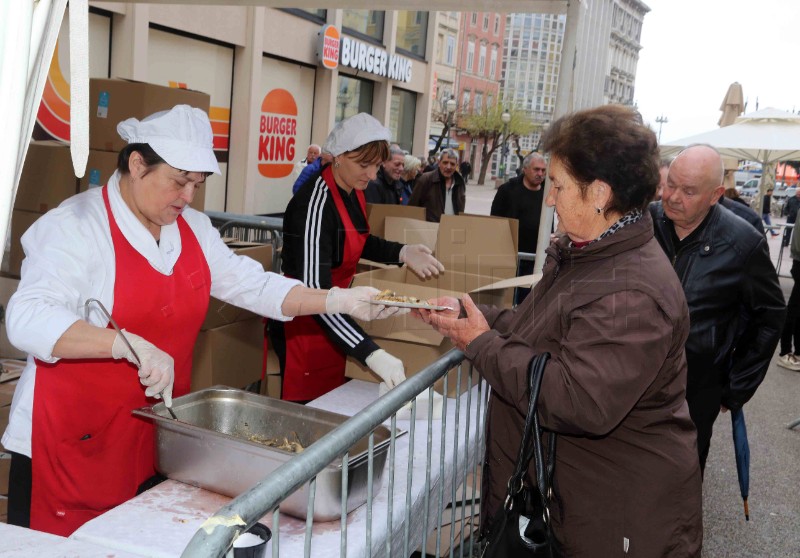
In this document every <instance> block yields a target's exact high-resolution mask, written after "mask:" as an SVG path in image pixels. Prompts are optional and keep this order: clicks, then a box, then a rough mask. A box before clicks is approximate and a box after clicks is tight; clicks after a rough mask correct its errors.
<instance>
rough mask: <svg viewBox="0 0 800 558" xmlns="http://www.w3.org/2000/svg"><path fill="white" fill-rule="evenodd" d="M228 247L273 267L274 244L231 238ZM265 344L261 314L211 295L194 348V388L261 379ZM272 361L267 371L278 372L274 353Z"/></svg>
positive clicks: (236, 386)
mask: <svg viewBox="0 0 800 558" xmlns="http://www.w3.org/2000/svg"><path fill="white" fill-rule="evenodd" d="M228 246H229V247H230V248H231V249H232V250H233V251H234V252H236V253H237V254H241V255H244V256H248V257H250V258H253V259H254V260H256V261H257V262H259V263H260V264H261V265H262V266H264V269H265V270H266V271H270V270H271V269H272V246H271V245H269V244H255V243H249V242H239V241H231V242H228ZM264 343H265V337H264V319H263V318H262V317H261V316H258V315H256V314H253V313H252V312H249V311H247V310H244V309H242V308H239V307H238V306H233V305H232V304H226V303H224V302H222V301H221V300H217V299H215V298H212V299H211V301H210V302H209V305H208V313H207V314H206V319H205V322H203V325H202V327H201V330H200V334H199V335H198V337H197V343H196V344H195V348H194V368H193V370H192V391H197V390H200V389H204V388H207V387H211V386H214V385H225V386H230V387H234V388H244V387H245V386H248V385H250V384H252V383H253V382H257V381H259V380H260V379H261V374H262V370H263V367H264ZM270 361H271V362H270V364H271V367H268V370H270V372H271V373H272V374H277V373H278V370H277V369H276V366H277V365H276V364H275V359H274V355H273V358H272V359H270ZM266 383H268V382H265V384H266ZM278 393H280V389H279V391H278Z"/></svg>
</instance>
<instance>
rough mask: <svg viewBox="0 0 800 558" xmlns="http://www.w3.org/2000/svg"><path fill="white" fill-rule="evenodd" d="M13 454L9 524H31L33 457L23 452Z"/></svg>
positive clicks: (9, 484)
mask: <svg viewBox="0 0 800 558" xmlns="http://www.w3.org/2000/svg"><path fill="white" fill-rule="evenodd" d="M9 453H10V454H11V470H10V471H9V474H8V524H9V525H17V526H19V527H30V526H31V477H32V474H31V473H32V470H33V469H32V467H31V458H30V457H28V456H27V455H22V454H21V453H14V452H13V451H12V452H9Z"/></svg>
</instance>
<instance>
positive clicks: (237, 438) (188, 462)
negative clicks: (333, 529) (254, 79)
mask: <svg viewBox="0 0 800 558" xmlns="http://www.w3.org/2000/svg"><path fill="white" fill-rule="evenodd" d="M156 409H157V410H156ZM172 409H173V411H175V414H176V415H177V417H178V420H173V419H171V418H170V417H169V415H168V413H167V410H166V408H165V407H164V404H163V403H158V404H156V405H154V406H152V407H142V408H141V409H137V410H134V411H133V414H134V415H138V416H141V417H144V418H147V419H151V420H153V421H154V422H155V425H156V453H157V463H156V468H157V469H158V471H159V472H160V473H161V474H163V475H165V476H167V477H168V478H170V479H174V480H177V481H180V482H183V483H186V484H191V485H193V486H199V487H201V488H205V489H207V490H211V491H213V492H217V493H219V494H225V495H226V496H232V497H234V496H238V495H239V494H241V493H242V492H245V491H246V490H247V489H249V488H251V487H252V486H253V485H255V484H256V483H257V482H259V481H261V480H262V479H264V478H265V477H266V476H267V475H269V473H270V472H272V471H274V470H275V469H277V468H278V467H279V466H281V465H282V464H283V463H285V462H286V461H287V460H289V459H291V458H292V457H293V456H294V455H296V454H294V453H291V452H288V451H284V450H281V449H278V448H274V447H269V446H266V445H264V444H261V443H258V442H256V441H252V440H251V439H250V438H251V437H252V436H257V437H263V438H283V437H284V436H285V437H287V438H289V439H292V438H293V433H295V432H296V433H297V436H298V437H299V438H300V440H301V442H302V444H303V445H304V446H306V447H307V446H309V445H310V444H312V443H313V442H315V441H317V440H319V439H320V438H321V437H322V436H324V435H325V434H327V433H328V432H330V431H331V430H333V429H334V428H336V427H337V426H339V425H340V424H342V423H343V422H344V421H346V420H347V419H348V418H349V417H347V416H345V415H340V414H337V413H331V412H329V411H323V410H320V409H314V408H312V407H307V406H305V405H299V404H297V403H291V402H289V401H281V400H279V399H273V398H271V397H265V396H262V395H256V394H254V393H249V392H246V391H242V390H238V389H233V388H228V387H225V386H214V387H211V388H208V389H204V390H201V391H197V392H195V393H190V394H188V395H184V396H182V397H178V398H176V399H175V400H174V401H173V407H172ZM389 437H390V433H389V429H387V428H385V427H383V426H379V427H378V428H376V429H375V439H374V449H373V467H374V468H373V480H372V486H373V491H375V492H377V491H378V489H379V488H380V485H381V479H382V477H383V468H384V464H385V462H386V453H387V450H388V447H389ZM368 443H369V440H368V438H367V437H364V438H362V439H361V440H359V441H358V443H357V444H356V445H355V446H353V447H352V448H350V458H349V461H348V463H349V471H348V476H347V512H348V513H349V512H350V511H352V510H354V509H355V508H357V507H359V506H361V505H362V504H364V503H365V502H366V501H367V460H368ZM341 501H342V465H341V462H338V463H332V464H330V465H328V466H327V467H326V468H325V469H323V470H322V471H320V473H319V475H317V486H316V495H315V502H314V515H313V517H314V520H315V521H330V520H333V519H338V518H339V517H340V516H341V509H342V508H341ZM307 504H308V483H306V484H304V485H303V486H302V487H301V488H300V489H298V490H297V491H296V492H295V493H294V494H292V495H291V496H289V498H287V499H286V500H285V501H284V502H283V503H282V504H281V506H280V509H281V512H283V513H287V514H289V515H292V516H294V517H298V518H301V519H305V518H306V513H307Z"/></svg>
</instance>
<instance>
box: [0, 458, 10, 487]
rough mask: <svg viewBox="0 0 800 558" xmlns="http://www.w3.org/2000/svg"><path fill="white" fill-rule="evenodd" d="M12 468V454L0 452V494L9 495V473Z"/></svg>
mask: <svg viewBox="0 0 800 558" xmlns="http://www.w3.org/2000/svg"><path fill="white" fill-rule="evenodd" d="M10 470H11V454H9V453H0V496H7V495H8V474H9V471H10Z"/></svg>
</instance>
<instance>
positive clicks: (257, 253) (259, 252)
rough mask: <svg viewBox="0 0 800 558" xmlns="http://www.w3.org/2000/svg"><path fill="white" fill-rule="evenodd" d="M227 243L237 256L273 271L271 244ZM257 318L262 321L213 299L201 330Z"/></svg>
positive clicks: (249, 313) (251, 313) (247, 312)
mask: <svg viewBox="0 0 800 558" xmlns="http://www.w3.org/2000/svg"><path fill="white" fill-rule="evenodd" d="M226 243H227V244H228V247H229V248H230V249H231V250H233V251H234V252H235V253H236V254H239V255H241V256H247V257H248V258H253V259H254V260H256V261H257V262H258V263H260V264H261V265H262V266H263V267H264V270H265V271H271V270H272V245H271V244H257V243H255V242H241V241H230V242H226ZM255 318H258V319H260V318H261V316H259V315H258V314H254V313H253V312H250V311H249V310H245V309H244V308H239V307H238V306H235V305H233V304H228V303H227V302H223V301H221V300H219V299H216V298H214V297H211V300H210V301H209V303H208V312H207V313H206V319H205V321H204V322H203V325H202V326H201V327H200V329H201V330H203V331H206V330H209V329H214V328H217V327H220V326H223V325H226V324H232V323H234V322H241V321H244V320H252V319H255Z"/></svg>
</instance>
